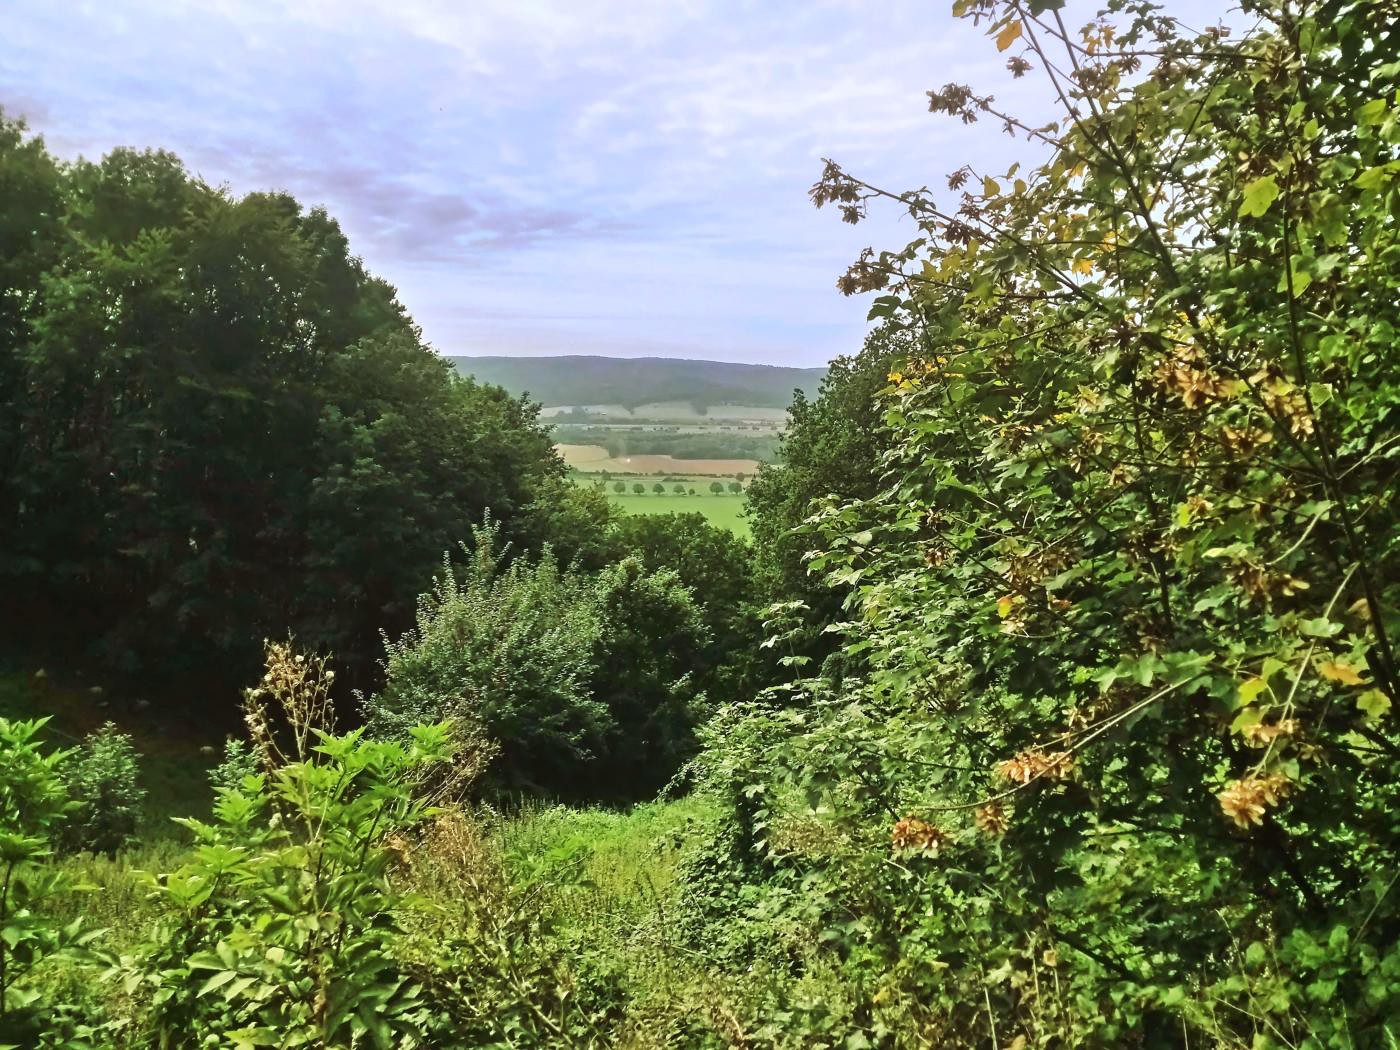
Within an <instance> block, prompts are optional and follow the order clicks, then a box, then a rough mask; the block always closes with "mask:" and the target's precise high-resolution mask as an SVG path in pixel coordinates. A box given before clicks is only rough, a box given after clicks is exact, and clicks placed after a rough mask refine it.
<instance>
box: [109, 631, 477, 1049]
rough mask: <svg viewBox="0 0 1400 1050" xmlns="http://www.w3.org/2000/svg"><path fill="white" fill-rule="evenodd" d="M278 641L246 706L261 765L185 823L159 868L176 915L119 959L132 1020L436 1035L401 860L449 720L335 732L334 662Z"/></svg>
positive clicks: (210, 1039)
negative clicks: (173, 851) (172, 854)
mask: <svg viewBox="0 0 1400 1050" xmlns="http://www.w3.org/2000/svg"><path fill="white" fill-rule="evenodd" d="M267 653H268V655H267V660H268V664H267V674H266V675H265V676H264V679H263V682H262V683H261V684H260V686H259V687H257V688H255V689H254V690H251V691H250V693H249V697H248V708H247V714H248V724H249V729H250V734H251V737H252V742H253V745H254V750H255V752H256V753H257V754H258V755H259V757H260V762H261V765H262V771H261V772H259V773H257V774H254V775H251V776H248V777H245V778H244V779H243V781H242V782H241V783H240V784H239V785H237V786H236V787H223V788H220V789H219V793H218V798H217V801H216V802H215V806H214V815H213V820H212V821H208V822H206V821H200V820H195V819H193V818H184V819H182V820H181V823H182V824H184V825H185V826H186V827H187V828H189V829H190V831H191V832H193V834H194V839H195V846H194V849H193V850H192V852H191V854H190V856H189V858H188V859H187V860H186V861H185V863H183V864H181V865H180V866H179V867H178V868H176V869H175V870H174V871H172V872H170V873H169V874H166V875H158V876H152V877H151V883H152V888H153V891H154V892H155V893H156V895H157V896H158V897H159V898H160V899H161V900H162V901H163V903H164V905H165V910H166V917H165V918H164V919H163V920H162V921H161V923H160V924H159V926H158V928H157V930H156V931H155V937H154V939H153V941H152V942H151V943H150V944H147V945H145V946H143V947H142V948H141V949H140V950H138V951H137V952H134V953H132V954H130V955H124V956H123V957H122V958H121V959H120V960H119V962H118V964H117V965H116V966H115V967H114V968H113V970H112V973H111V977H112V978H113V979H114V980H119V981H120V982H121V984H122V986H123V988H124V990H125V992H126V994H127V995H129V996H131V997H132V999H133V1002H134V1012H133V1015H132V1017H131V1018H130V1019H129V1022H130V1025H131V1028H132V1031H133V1032H135V1033H139V1035H138V1036H137V1038H138V1039H140V1040H143V1041H145V1042H147V1043H149V1044H151V1045H156V1046H162V1047H164V1046H187V1045H191V1042H190V1041H191V1040H194V1041H195V1042H196V1045H221V1046H223V1045H232V1046H249V1047H251V1046H259V1045H263V1046H266V1045H278V1046H302V1045H306V1046H379V1047H400V1046H416V1045H424V1040H423V1033H424V1032H425V1030H426V1028H427V1026H428V1017H429V1015H430V1011H429V1007H428V1004H426V1003H425V1002H424V1001H423V999H422V990H421V988H420V987H419V985H418V984H417V983H415V982H414V981H412V980H411V979H410V978H409V977H408V976H407V975H406V973H405V972H404V970H403V968H402V966H401V965H400V964H399V963H398V962H397V960H396V958H395V955H394V951H393V945H394V938H395V937H396V936H397V934H398V933H399V925H398V922H397V920H396V918H395V914H396V913H395V907H396V903H397V895H396V893H395V891H394V889H393V886H392V885H391V881H390V878H389V872H390V869H391V867H392V865H393V864H394V863H395V862H396V859H397V858H398V857H399V856H400V855H401V853H402V846H401V845H400V843H401V841H402V840H401V838H400V836H402V835H403V834H405V833H407V832H408V831H410V830H411V829H412V828H414V827H415V826H417V825H418V824H420V823H421V822H422V821H424V820H426V819H427V818H428V817H430V816H431V815H432V812H433V810H432V808H431V807H430V806H429V805H428V803H427V801H426V795H425V792H424V788H425V786H426V785H428V784H430V783H431V782H432V780H433V774H434V773H435V771H436V770H438V769H439V768H441V767H442V766H443V765H444V764H446V763H448V762H449V761H450V760H451V759H452V757H453V751H454V741H453V737H452V733H451V731H450V727H449V726H448V725H446V724H437V725H433V726H416V727H413V728H412V729H410V730H409V731H408V733H407V734H406V739H405V741H404V742H399V741H376V740H371V739H368V738H366V737H365V736H364V732H363V730H357V731H354V732H351V733H347V734H343V735H336V734H334V733H332V732H329V731H327V730H326V729H324V728H322V725H323V724H324V720H325V718H326V715H327V713H328V711H329V708H328V707H327V706H326V705H325V703H324V697H325V695H326V692H327V690H326V682H325V668H324V664H323V663H322V662H320V661H317V660H307V658H306V657H305V656H303V655H301V654H296V653H295V652H294V651H293V650H292V649H291V647H290V646H281V645H277V646H270V647H269V648H268V651H267ZM270 703H272V704H275V707H272V708H270V707H269V704H270ZM278 715H280V716H281V718H280V720H279V719H278V718H277V717H276V716H278ZM428 1045H431V1044H428Z"/></svg>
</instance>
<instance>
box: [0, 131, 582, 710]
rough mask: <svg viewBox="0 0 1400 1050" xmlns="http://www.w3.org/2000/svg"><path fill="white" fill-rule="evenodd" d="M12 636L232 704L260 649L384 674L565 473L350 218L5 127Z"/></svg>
mask: <svg viewBox="0 0 1400 1050" xmlns="http://www.w3.org/2000/svg"><path fill="white" fill-rule="evenodd" d="M0 189H2V190H3V207H2V208H0V230H3V234H4V236H3V238H0V277H3V280H4V294H3V298H2V299H0V339H3V341H4V348H3V349H4V353H3V359H0V535H4V537H5V543H4V550H3V555H0V587H3V588H4V589H5V591H6V593H7V598H8V599H9V600H7V602H6V603H5V607H6V609H7V611H8V612H11V613H12V614H13V618H12V621H11V622H10V623H8V624H7V627H8V628H9V629H10V630H11V631H12V632H18V633H19V635H20V636H21V637H27V638H30V639H41V638H48V639H53V638H62V639H66V640H68V641H69V642H70V643H72V644H71V647H72V649H73V650H76V651H77V652H79V653H86V654H87V655H89V656H90V655H92V654H94V653H95V654H96V655H98V656H99V657H100V658H101V659H102V660H103V661H104V662H105V664H106V665H107V666H108V667H110V668H116V669H120V670H122V671H125V672H128V673H130V674H133V675H136V674H139V675H140V676H141V677H142V679H143V681H145V682H146V683H147V684H149V683H151V682H152V681H154V680H158V679H167V680H170V679H179V678H180V677H181V676H182V675H184V674H188V673H190V672H193V671H195V670H196V669H198V671H199V673H200V681H201V688H202V689H205V690H208V689H210V688H213V689H215V690H217V688H218V687H219V685H220V684H221V683H230V682H241V681H243V680H245V679H246V677H247V672H248V670H249V669H250V668H252V667H254V666H256V657H257V653H258V646H259V640H260V639H261V638H262V637H263V636H264V635H265V634H281V633H283V632H285V631H287V630H288V629H291V630H293V631H296V632H297V633H298V634H299V635H300V636H301V637H302V638H303V640H304V641H306V642H308V643H311V644H316V645H327V646H331V647H334V648H335V649H336V650H337V651H338V653H339V655H340V658H341V660H342V662H343V663H348V664H349V665H350V666H351V667H352V668H356V667H357V668H361V669H363V668H364V667H366V666H368V662H369V660H370V659H371V658H372V655H373V653H374V651H375V649H376V648H377V646H376V639H377V632H378V630H379V629H380V628H381V627H391V628H393V627H396V626H403V625H406V623H407V622H408V619H409V618H410V617H411V614H412V609H413V603H414V599H415V597H416V595H417V594H418V593H419V591H421V590H422V589H423V588H424V587H425V586H426V585H427V583H428V582H429V580H430V578H431V574H432V571H433V569H434V567H435V566H436V565H437V563H438V559H439V558H440V556H441V554H442V552H443V551H444V550H446V549H448V548H449V547H451V546H452V545H453V544H454V543H455V542H456V541H457V540H458V539H460V538H461V537H462V536H463V535H464V534H465V531H466V529H467V527H468V525H469V524H470V523H471V522H474V521H480V520H481V518H482V515H483V514H484V513H485V511H486V510H487V508H490V509H491V510H492V512H493V513H494V514H496V515H497V517H498V519H499V520H501V521H503V522H507V523H510V525H511V526H512V527H516V526H518V527H520V528H522V529H525V528H526V519H527V518H528V516H529V515H530V514H531V513H532V510H531V508H532V505H533V504H534V502H535V496H536V493H537V491H538V490H539V488H540V486H541V485H543V484H544V483H546V482H547V481H548V479H550V478H553V477H555V476H557V475H558V474H559V473H560V470H561V468H560V465H559V464H558V462H557V460H556V458H555V457H554V455H553V453H552V451H551V441H550V438H549V436H548V434H547V432H546V431H545V430H544V428H543V427H541V425H540V424H539V423H538V420H537V418H536V414H535V410H534V408H533V407H532V406H530V405H529V404H527V403H525V402H523V401H519V400H514V399H511V398H509V397H507V396H506V395H505V394H503V393H502V392H501V391H500V390H499V389H497V388H493V387H483V386H479V385H476V384H475V383H473V382H471V381H469V380H465V379H461V378H458V377H457V376H456V375H455V374H454V373H453V371H452V369H451V367H450V366H449V365H448V364H447V363H446V362H445V361H443V360H441V359H439V358H438V357H437V356H436V355H434V354H433V353H432V352H431V351H429V350H428V349H427V348H426V346H425V345H424V344H423V341H422V338H421V336H420V334H419V332H418V331H417V329H416V328H415V327H414V326H413V324H412V322H411V321H410V320H409V318H408V317H407V315H406V314H405V313H404V310H403V308H402V307H401V306H400V305H399V303H398V301H397V300H396V298H395V296H394V291H393V289H392V288H390V287H389V286H388V285H387V284H385V283H384V282H383V281H381V280H379V279H377V278H375V277H373V276H371V275H370V274H368V273H367V272H366V271H365V269H364V267H363V266H362V264H361V263H360V261H359V260H358V259H357V258H355V257H354V256H353V255H351V254H350V250H349V246H348V244H347V242H346V239H345V237H344V235H343V234H342V233H341V231H340V229H339V227H338V226H337V225H336V223H335V221H334V220H333V219H331V218H330V217H329V216H328V215H327V214H326V213H325V212H324V211H321V210H319V209H313V210H309V211H308V210H305V209H303V208H302V207H301V206H300V205H299V204H298V203H297V202H296V201H295V200H293V199H292V198H291V197H288V196H286V195H283V194H265V193H254V194H249V195H247V196H245V197H234V196H232V195H231V194H229V193H227V192H226V191H223V190H219V189H216V188H213V187H210V186H208V185H206V184H204V183H203V182H201V181H199V180H198V179H195V178H192V177H191V176H190V175H189V174H188V173H187V172H186V171H185V169H184V168H183V166H182V165H181V164H180V162H179V160H178V159H176V158H175V157H174V156H172V155H170V154H168V153H163V152H151V151H147V152H138V151H134V150H127V149H119V150H115V151H113V152H112V153H111V154H109V155H108V156H106V157H105V158H103V159H102V160H101V161H98V162H89V161H78V162H76V163H72V164H64V163H60V162H58V161H56V160H55V159H54V158H52V157H51V156H50V155H49V154H48V153H47V152H46V151H45V149H44V147H43V144H42V142H41V141H39V140H38V139H37V138H34V137H31V136H28V135H26V133H25V131H24V129H23V126H22V125H19V124H16V123H14V122H12V121H4V120H3V119H0Z"/></svg>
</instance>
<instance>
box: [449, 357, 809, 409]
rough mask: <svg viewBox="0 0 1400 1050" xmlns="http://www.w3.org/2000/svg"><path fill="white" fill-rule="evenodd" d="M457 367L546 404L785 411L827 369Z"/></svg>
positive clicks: (549, 361)
mask: <svg viewBox="0 0 1400 1050" xmlns="http://www.w3.org/2000/svg"><path fill="white" fill-rule="evenodd" d="M449 360H450V361H452V362H453V364H455V365H456V366H457V369H458V371H460V372H462V373H464V374H466V375H473V376H475V377H476V378H477V379H480V380H481V381H483V382H486V383H495V384H497V385H499V386H503V387H505V388H506V390H508V391H510V392H511V393H513V394H521V393H526V392H528V393H529V394H530V397H531V398H532V399H533V400H535V401H539V402H541V403H542V404H543V405H544V406H545V407H547V408H548V407H551V406H555V405H624V406H626V407H628V408H635V407H636V406H637V405H646V404H652V403H654V402H658V401H689V402H691V403H693V404H694V405H695V406H696V407H697V408H704V407H707V406H710V405H724V404H731V405H752V406H755V407H760V408H786V407H787V406H788V404H789V402H791V400H792V392H793V390H794V389H795V388H800V389H801V390H802V391H803V392H804V393H806V394H807V395H808V396H809V397H812V396H815V394H816V390H817V385H818V384H819V383H820V382H821V378H822V376H823V375H824V374H825V373H826V369H825V368H786V367H780V366H775V365H742V364H734V363H732V362H727V361H682V360H676V359H674V358H666V357H637V358H617V357H584V356H562V357H450V358H449Z"/></svg>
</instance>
